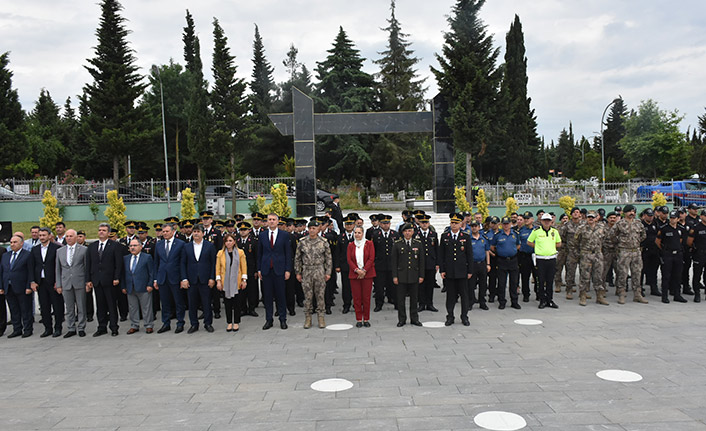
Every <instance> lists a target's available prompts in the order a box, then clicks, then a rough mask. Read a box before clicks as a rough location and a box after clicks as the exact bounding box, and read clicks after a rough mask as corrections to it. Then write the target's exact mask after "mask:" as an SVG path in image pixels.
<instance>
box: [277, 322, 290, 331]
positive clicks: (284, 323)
mask: <svg viewBox="0 0 706 431" xmlns="http://www.w3.org/2000/svg"><path fill="white" fill-rule="evenodd" d="M279 327H280V328H282V329H287V328H289V326H287V322H285V321H284V320H283V321H281V322H279Z"/></svg>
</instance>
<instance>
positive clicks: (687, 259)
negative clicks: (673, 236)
mask: <svg viewBox="0 0 706 431" xmlns="http://www.w3.org/2000/svg"><path fill="white" fill-rule="evenodd" d="M698 211H699V206H698V205H696V204H695V203H693V202H692V203H690V204H689V206H688V207H686V209H685V211H684V212H685V213H686V214H685V216H683V218H684V223H683V224H684V226H686V231H687V236H684V242H683V245H684V267H683V268H682V272H681V284H682V289H683V290H682V293H683V294H684V295H693V294H694V291H693V290H692V289H691V285H690V284H691V283H690V280H689V271H690V269H691V254H692V250H691V247H690V246H688V245H687V238H688V234H689V232H691V229H693V228H694V226H696V225H697V224H699V214H698ZM680 222H681V218H680Z"/></svg>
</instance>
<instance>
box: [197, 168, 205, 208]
mask: <svg viewBox="0 0 706 431" xmlns="http://www.w3.org/2000/svg"><path fill="white" fill-rule="evenodd" d="M196 171H197V172H198V181H199V199H198V201H199V212H201V211H206V181H205V178H204V175H203V172H202V169H201V165H197V166H196Z"/></svg>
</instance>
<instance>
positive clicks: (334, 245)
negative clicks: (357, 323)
mask: <svg viewBox="0 0 706 431" xmlns="http://www.w3.org/2000/svg"><path fill="white" fill-rule="evenodd" d="M320 221H321V226H320V230H321V234H320V235H321V236H322V237H324V239H326V241H328V244H329V249H330V251H331V258H332V259H333V261H332V262H331V273H330V274H329V278H327V279H326V295H325V298H326V314H331V307H333V306H334V305H335V303H334V300H335V294H336V293H337V292H338V283H337V280H336V269H335V265H334V263H335V262H337V261H338V236H339V234H338V232H337V231H336V230H335V228H334V225H333V224H334V223H335V222H336V220H334V219H332V218H331V217H328V216H323V218H322V219H320Z"/></svg>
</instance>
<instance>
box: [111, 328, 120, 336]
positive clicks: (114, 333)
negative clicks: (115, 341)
mask: <svg viewBox="0 0 706 431" xmlns="http://www.w3.org/2000/svg"><path fill="white" fill-rule="evenodd" d="M118 334H119V332H118V330H117V329H116V330H115V331H110V336H111V337H117V336H118Z"/></svg>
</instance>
